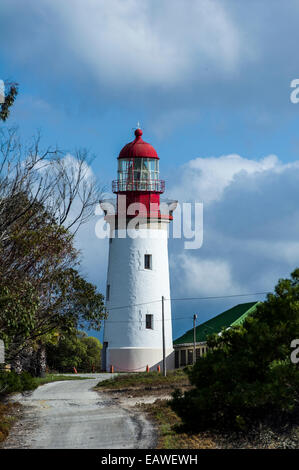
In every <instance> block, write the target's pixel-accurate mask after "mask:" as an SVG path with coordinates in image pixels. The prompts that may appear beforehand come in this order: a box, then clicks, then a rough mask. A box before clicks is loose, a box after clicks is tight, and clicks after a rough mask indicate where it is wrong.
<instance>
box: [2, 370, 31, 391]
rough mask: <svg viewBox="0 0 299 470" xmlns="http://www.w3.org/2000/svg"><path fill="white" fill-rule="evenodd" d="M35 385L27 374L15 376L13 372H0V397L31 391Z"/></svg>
mask: <svg viewBox="0 0 299 470" xmlns="http://www.w3.org/2000/svg"><path fill="white" fill-rule="evenodd" d="M34 388H36V383H35V381H34V379H33V377H32V376H31V375H30V374H29V373H28V372H22V373H21V374H17V373H15V372H0V395H7V394H9V393H13V392H24V391H25V390H33V389H34Z"/></svg>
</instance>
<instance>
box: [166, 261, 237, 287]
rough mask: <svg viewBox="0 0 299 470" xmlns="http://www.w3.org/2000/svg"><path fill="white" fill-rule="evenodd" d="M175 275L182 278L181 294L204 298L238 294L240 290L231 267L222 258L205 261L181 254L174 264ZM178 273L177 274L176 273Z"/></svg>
mask: <svg viewBox="0 0 299 470" xmlns="http://www.w3.org/2000/svg"><path fill="white" fill-rule="evenodd" d="M173 269H174V272H175V274H177V275H178V276H179V278H180V284H179V285H180V287H179V292H180V294H184V293H185V294H187V295H191V296H192V295H193V294H196V293H200V295H203V296H212V295H226V294H227V293H228V292H230V293H235V294H238V293H239V292H240V288H239V287H238V284H237V283H236V282H235V281H234V280H233V279H232V273H231V267H230V265H229V262H228V261H227V260H224V259H221V258H218V259H217V258H214V259H204V258H202V257H200V256H199V257H196V256H194V255H193V254H188V253H181V254H180V255H178V256H176V259H175V262H173ZM176 271H177V272H176Z"/></svg>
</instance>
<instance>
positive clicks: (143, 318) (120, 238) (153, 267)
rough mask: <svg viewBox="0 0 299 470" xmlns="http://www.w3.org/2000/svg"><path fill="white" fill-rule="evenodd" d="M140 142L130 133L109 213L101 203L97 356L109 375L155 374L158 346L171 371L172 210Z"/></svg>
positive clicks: (152, 156) (149, 150)
mask: <svg viewBox="0 0 299 470" xmlns="http://www.w3.org/2000/svg"><path fill="white" fill-rule="evenodd" d="M141 136H142V130H141V129H139V128H138V129H136V131H135V137H136V138H135V140H134V141H133V142H130V143H129V144H127V145H125V147H124V148H123V149H122V150H121V152H120V154H119V157H118V179H117V180H116V181H113V183H112V189H113V192H114V193H115V194H116V195H117V199H116V201H115V203H114V205H113V207H114V209H115V210H114V211H112V213H111V210H110V211H109V210H108V209H107V206H108V205H109V204H107V201H102V202H101V206H102V208H103V210H104V212H105V220H106V221H107V222H108V223H109V224H110V239H109V261H108V274H107V291H106V307H107V311H108V318H107V319H106V320H105V324H104V343H103V353H102V365H103V369H104V370H107V371H109V370H110V368H111V366H113V368H114V370H115V371H132V372H141V371H144V370H146V367H147V366H149V368H150V369H152V370H156V368H157V366H158V365H160V366H161V367H162V361H163V346H164V350H165V357H166V365H167V368H170V369H172V368H173V367H174V357H173V356H174V353H173V345H172V325H171V304H170V287H169V266H168V226H169V223H170V221H171V220H172V211H173V210H174V209H175V206H176V204H175V202H172V204H171V202H170V201H169V202H168V203H166V204H165V202H164V203H163V204H162V205H161V201H160V194H161V193H163V192H164V187H165V183H164V181H162V180H160V179H159V157H158V155H157V152H156V151H155V149H154V148H153V147H152V146H151V145H150V144H148V143H146V142H144V141H143V139H142V138H141ZM162 206H163V207H164V209H162ZM110 207H111V205H110ZM165 208H166V210H165ZM162 297H164V299H165V301H164V302H163V301H162ZM162 304H163V306H162ZM163 307H164V308H163ZM162 310H163V312H164V322H162ZM163 327H164V334H163ZM163 337H164V341H163ZM163 343H164V344H163Z"/></svg>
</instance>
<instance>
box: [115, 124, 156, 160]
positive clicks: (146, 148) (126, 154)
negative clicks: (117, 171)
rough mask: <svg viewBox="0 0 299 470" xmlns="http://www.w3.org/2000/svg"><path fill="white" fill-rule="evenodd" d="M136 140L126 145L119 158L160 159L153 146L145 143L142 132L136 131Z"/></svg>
mask: <svg viewBox="0 0 299 470" xmlns="http://www.w3.org/2000/svg"><path fill="white" fill-rule="evenodd" d="M135 136H136V138H135V140H133V141H132V142H130V143H129V144H127V145H125V146H124V147H123V148H122V150H121V151H120V153H119V157H118V158H136V157H137V158H139V157H140V158H157V159H159V157H158V155H157V152H156V150H155V149H154V147H153V146H152V145H151V144H148V143H147V142H144V140H143V139H142V138H141V136H142V130H141V129H136V131H135Z"/></svg>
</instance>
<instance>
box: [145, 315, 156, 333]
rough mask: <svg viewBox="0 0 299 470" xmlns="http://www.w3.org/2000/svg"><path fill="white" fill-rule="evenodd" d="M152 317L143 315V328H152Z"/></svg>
mask: <svg viewBox="0 0 299 470" xmlns="http://www.w3.org/2000/svg"><path fill="white" fill-rule="evenodd" d="M153 317H154V315H145V328H146V329H148V330H153V329H154V328H153Z"/></svg>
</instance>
